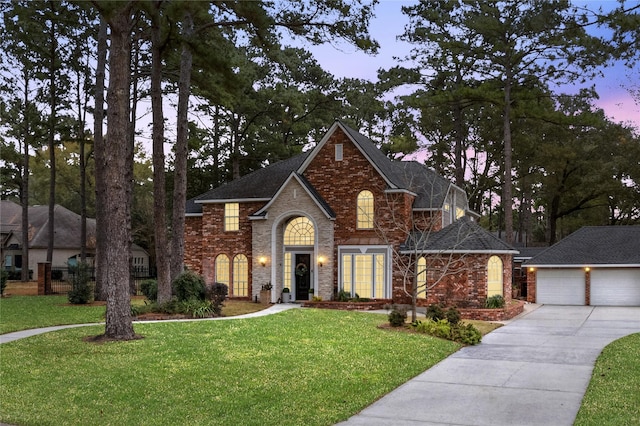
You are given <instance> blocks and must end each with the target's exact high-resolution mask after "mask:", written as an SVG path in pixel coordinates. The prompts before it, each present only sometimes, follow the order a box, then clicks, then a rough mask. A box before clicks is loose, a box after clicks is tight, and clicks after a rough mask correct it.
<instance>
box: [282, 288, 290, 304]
mask: <svg viewBox="0 0 640 426" xmlns="http://www.w3.org/2000/svg"><path fill="white" fill-rule="evenodd" d="M289 302H291V290H289V287H285V288H283V289H282V303H289Z"/></svg>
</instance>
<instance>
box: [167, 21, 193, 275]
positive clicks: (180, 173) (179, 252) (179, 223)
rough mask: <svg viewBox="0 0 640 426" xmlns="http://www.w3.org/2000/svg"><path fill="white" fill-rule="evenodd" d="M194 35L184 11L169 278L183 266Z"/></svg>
mask: <svg viewBox="0 0 640 426" xmlns="http://www.w3.org/2000/svg"><path fill="white" fill-rule="evenodd" d="M192 35H193V16H192V15H191V12H190V11H186V12H185V16H184V34H183V41H182V53H181V55H180V78H179V81H178V119H177V122H178V123H177V124H178V134H177V139H176V146H175V158H176V159H175V172H174V184H173V217H172V226H171V229H172V234H173V235H172V238H171V278H172V279H175V278H176V277H177V276H178V275H180V273H182V270H183V268H184V222H185V218H184V214H185V212H184V209H185V205H186V201H187V153H188V146H187V144H188V139H189V120H188V117H187V113H188V111H189V96H190V95H191V92H190V86H191V67H192V62H193V58H192V52H191V48H190V46H189V42H190V41H191V37H192Z"/></svg>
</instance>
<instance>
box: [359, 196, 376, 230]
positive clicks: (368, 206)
mask: <svg viewBox="0 0 640 426" xmlns="http://www.w3.org/2000/svg"><path fill="white" fill-rule="evenodd" d="M357 206H358V218H357V222H358V223H357V227H358V229H372V228H373V217H374V216H373V215H374V210H373V193H372V192H371V191H360V193H359V194H358V200H357Z"/></svg>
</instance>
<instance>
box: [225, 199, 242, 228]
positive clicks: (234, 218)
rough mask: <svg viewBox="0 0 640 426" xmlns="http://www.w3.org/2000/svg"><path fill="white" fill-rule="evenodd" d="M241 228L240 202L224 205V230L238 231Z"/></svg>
mask: <svg viewBox="0 0 640 426" xmlns="http://www.w3.org/2000/svg"><path fill="white" fill-rule="evenodd" d="M239 229H240V206H239V205H238V203H226V204H225V205H224V230H225V231H227V232H228V231H238V230H239Z"/></svg>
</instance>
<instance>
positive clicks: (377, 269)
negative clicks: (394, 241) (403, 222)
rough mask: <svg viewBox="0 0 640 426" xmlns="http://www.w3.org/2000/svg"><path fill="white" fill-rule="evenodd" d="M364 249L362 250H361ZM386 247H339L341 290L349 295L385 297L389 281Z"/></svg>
mask: <svg viewBox="0 0 640 426" xmlns="http://www.w3.org/2000/svg"><path fill="white" fill-rule="evenodd" d="M363 251H364V252H363ZM387 265H388V255H387V250H386V249H368V250H361V249H359V248H356V249H341V250H340V268H341V271H342V273H341V283H340V287H341V290H343V291H345V292H347V293H349V294H350V295H351V297H355V296H356V294H357V295H358V296H359V297H366V298H372V299H374V298H375V299H386V298H389V297H390V291H391V290H390V287H391V286H390V283H389V273H388V271H387V268H388V266H387Z"/></svg>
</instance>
